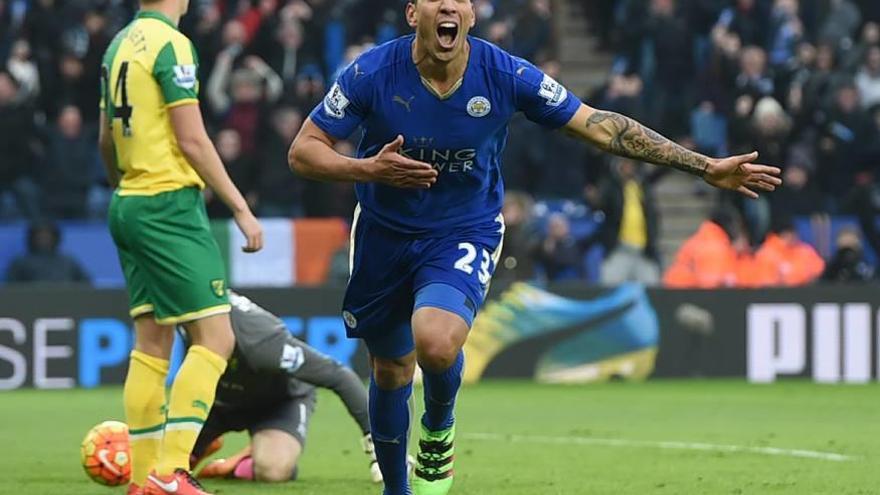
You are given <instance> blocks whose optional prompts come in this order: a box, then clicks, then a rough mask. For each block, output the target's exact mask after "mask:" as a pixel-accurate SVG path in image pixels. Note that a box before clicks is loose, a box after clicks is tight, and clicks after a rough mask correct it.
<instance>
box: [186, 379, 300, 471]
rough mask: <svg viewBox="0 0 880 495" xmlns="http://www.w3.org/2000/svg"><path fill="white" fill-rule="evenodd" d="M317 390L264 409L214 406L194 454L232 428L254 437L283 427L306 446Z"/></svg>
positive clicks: (282, 429) (198, 455)
mask: <svg viewBox="0 0 880 495" xmlns="http://www.w3.org/2000/svg"><path fill="white" fill-rule="evenodd" d="M315 399H316V397H315V393H314V392H312V393H310V394H309V395H307V396H304V397H297V398H294V399H287V400H284V401H281V402H279V403H277V404H275V405H271V406H263V407H260V408H240V407H229V406H223V405H216V404H215V405H214V407H213V408H211V414H210V415H209V416H208V420H207V421H205V425H204V426H203V427H202V431H201V433H200V434H199V438H198V440H196V445H195V447H194V448H193V454H194V455H195V456H197V457H200V456H201V455H202V453H203V452H204V451H205V449H206V448H207V447H208V445H210V444H211V442H213V441H214V439H216V438H217V437H220V436H222V435H224V434H226V433H228V432H230V431H245V430H247V432H248V433H249V434H250V435H251V436H253V435H254V433H256V432H258V431H263V430H281V431H285V432H287V433H290V434H291V435H293V437H294V438H296V439H297V440H298V441H299V444H300V446H302V447H303V448H305V445H306V432H307V430H308V426H309V419H310V418H311V417H312V413H313V412H314V411H315Z"/></svg>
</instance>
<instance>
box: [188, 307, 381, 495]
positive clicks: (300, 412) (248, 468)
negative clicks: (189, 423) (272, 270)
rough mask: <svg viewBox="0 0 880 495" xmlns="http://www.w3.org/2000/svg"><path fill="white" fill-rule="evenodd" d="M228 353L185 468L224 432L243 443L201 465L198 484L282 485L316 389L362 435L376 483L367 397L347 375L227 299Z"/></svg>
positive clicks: (263, 313)
mask: <svg viewBox="0 0 880 495" xmlns="http://www.w3.org/2000/svg"><path fill="white" fill-rule="evenodd" d="M229 302H230V303H231V305H232V313H231V318H232V329H233V332H234V333H235V350H234V351H233V354H232V357H231V358H230V359H229V364H228V366H227V368H226V372H225V373H224V374H223V376H222V377H221V378H220V382H219V383H218V385H217V399H216V401H215V402H214V407H212V408H211V412H210V414H209V415H208V419H207V421H206V422H205V426H204V427H203V428H202V431H201V434H200V435H199V438H198V440H197V441H196V445H195V448H194V449H193V454H192V457H191V462H192V468H193V469H194V468H195V467H196V465H197V464H198V463H199V462H200V461H201V460H202V459H204V458H206V457H207V456H209V455H211V454H213V453H214V452H216V451H217V450H218V449H220V447H221V446H222V439H221V437H222V436H223V434H225V433H227V432H230V431H247V432H248V433H249V434H250V437H251V443H250V445H249V446H248V447H246V448H245V449H244V450H242V451H241V452H239V453H237V454H235V455H234V456H232V457H229V458H227V459H220V460H215V461H212V462H210V463H208V464H207V465H206V466H205V467H204V468H202V470H201V471H200V472H199V475H198V476H199V477H201V478H217V477H223V478H237V479H245V480H257V481H273V482H281V481H289V480H293V479H295V478H296V475H297V464H298V462H299V457H300V455H301V454H302V452H303V448H304V446H305V442H306V433H307V430H308V424H309V419H311V416H312V414H313V413H314V410H315V395H316V390H315V389H316V387H321V388H328V389H330V390H332V391H333V392H334V393H335V394H336V395H338V396H339V398H340V399H341V400H342V402H343V403H344V404H345V407H346V409H347V410H348V413H349V414H350V415H351V417H352V418H353V419H354V421H355V422H356V423H357V426H358V428H360V432H361V434H362V435H363V447H364V452H365V453H366V454H367V455H368V456H369V466H370V472H371V477H372V479H373V481H375V482H381V481H382V475H381V472H380V471H379V468H378V465H377V464H376V458H375V455H374V453H373V442H372V438H371V436H370V422H369V418H368V415H367V391H366V388H365V387H364V384H363V382H362V381H361V379H360V378H359V377H358V376H357V375H356V374H355V373H354V372H353V371H352V370H351V369H349V368H346V367H344V366H343V365H342V364H340V363H339V362H337V361H335V360H333V359H332V358H330V357H328V356H325V355H324V354H321V353H320V352H318V351H316V350H315V349H313V348H311V347H309V346H308V345H306V344H305V343H303V342H302V341H300V340H298V339H296V338H295V337H293V336H292V335H291V334H290V332H288V330H287V327H286V326H285V325H284V323H283V322H282V321H281V319H280V318H278V317H277V316H275V315H274V314H272V313H270V312H269V311H267V310H265V309H263V308H262V307H260V306H258V305H257V304H255V303H254V302H252V301H251V300H250V299H248V298H246V297H244V296H242V295H240V294H236V293H235V292H233V291H229Z"/></svg>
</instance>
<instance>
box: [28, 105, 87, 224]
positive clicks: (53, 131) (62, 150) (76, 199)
mask: <svg viewBox="0 0 880 495" xmlns="http://www.w3.org/2000/svg"><path fill="white" fill-rule="evenodd" d="M46 134H47V135H46V156H45V159H44V166H43V169H42V173H40V182H41V185H42V189H43V193H44V194H43V205H44V206H43V212H44V214H46V215H49V216H51V217H52V218H55V219H60V218H64V219H75V218H82V217H84V216H85V213H86V200H87V198H88V195H89V190H90V189H91V187H92V184H94V182H95V173H94V171H95V164H96V163H98V160H99V158H98V147H97V146H96V144H95V143H97V131H96V130H95V129H94V127H92V126H86V125H84V123H83V119H82V115H81V114H80V111H79V108H77V107H75V106H73V105H67V106H64V107H62V108H61V111H60V113H59V114H58V118H57V119H56V124H55V125H54V126H53V127H51V128H49V129H48V130H47V132H46Z"/></svg>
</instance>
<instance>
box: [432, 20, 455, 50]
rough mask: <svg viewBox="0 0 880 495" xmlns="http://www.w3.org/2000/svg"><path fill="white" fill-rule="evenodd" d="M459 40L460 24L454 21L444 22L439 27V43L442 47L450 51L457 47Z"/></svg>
mask: <svg viewBox="0 0 880 495" xmlns="http://www.w3.org/2000/svg"><path fill="white" fill-rule="evenodd" d="M457 39H458V23H456V22H453V21H443V22H441V23H440V24H438V25H437V41H439V42H440V47H441V48H443V49H445V50H450V49H452V48H454V47H455V41H456V40H457Z"/></svg>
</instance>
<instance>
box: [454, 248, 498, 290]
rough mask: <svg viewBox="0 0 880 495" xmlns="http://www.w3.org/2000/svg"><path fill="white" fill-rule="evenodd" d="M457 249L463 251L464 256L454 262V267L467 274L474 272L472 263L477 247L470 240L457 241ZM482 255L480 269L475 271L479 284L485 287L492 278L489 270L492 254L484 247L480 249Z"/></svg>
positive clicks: (475, 257)
mask: <svg viewBox="0 0 880 495" xmlns="http://www.w3.org/2000/svg"><path fill="white" fill-rule="evenodd" d="M458 249H459V251H464V256H462V257H461V258H459V259H458V261H456V262H455V269H456V270H461V271H463V272H465V273H467V274H468V275H470V274H472V273H474V266H473V263H474V261H475V260H476V259H477V248H476V247H474V245H473V244H471V243H470V242H459V243H458ZM482 255H483V256H482V261H480V271H479V272H477V278H478V279H479V280H480V284H481V285H483V286H484V287H485V286H486V285H487V284H488V283H489V279H491V278H492V273H491V271H490V268H491V266H492V255H491V254H490V253H489V251H486V250H485V249H483V250H482Z"/></svg>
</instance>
